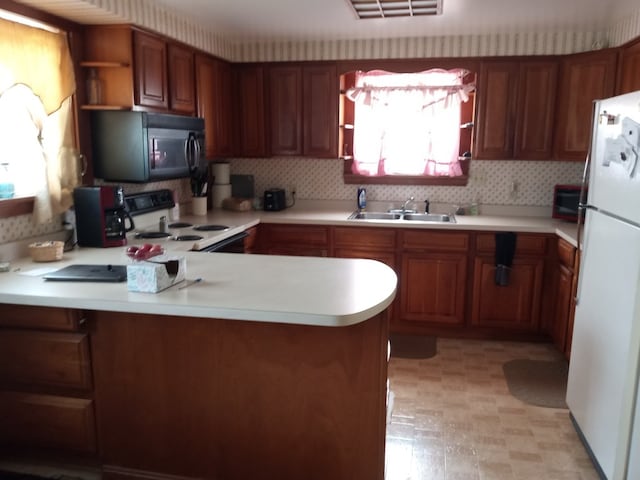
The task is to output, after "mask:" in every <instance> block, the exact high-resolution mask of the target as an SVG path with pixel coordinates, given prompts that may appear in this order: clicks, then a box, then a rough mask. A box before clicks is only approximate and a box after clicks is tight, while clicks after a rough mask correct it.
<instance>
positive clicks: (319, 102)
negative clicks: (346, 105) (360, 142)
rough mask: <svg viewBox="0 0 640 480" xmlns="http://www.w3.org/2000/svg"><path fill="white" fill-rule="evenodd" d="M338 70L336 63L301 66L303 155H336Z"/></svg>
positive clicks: (325, 156)
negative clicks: (302, 67)
mask: <svg viewBox="0 0 640 480" xmlns="http://www.w3.org/2000/svg"><path fill="white" fill-rule="evenodd" d="M338 83H339V80H338V72H337V69H336V67H335V65H329V66H317V67H316V66H310V67H304V69H303V88H302V92H303V105H304V106H303V112H304V118H303V122H302V123H303V125H304V139H303V145H304V152H303V153H304V155H305V156H307V157H319V158H337V156H338V101H339V97H338V94H339V91H338V86H339V85H338Z"/></svg>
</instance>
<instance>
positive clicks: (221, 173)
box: [211, 163, 231, 185]
mask: <svg viewBox="0 0 640 480" xmlns="http://www.w3.org/2000/svg"><path fill="white" fill-rule="evenodd" d="M230 171H231V168H230V164H228V163H212V164H211V173H212V175H213V176H214V177H216V178H215V180H214V181H213V183H214V184H215V185H226V184H227V183H231V181H230V180H229V178H230Z"/></svg>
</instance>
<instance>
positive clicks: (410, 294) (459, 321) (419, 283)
mask: <svg viewBox="0 0 640 480" xmlns="http://www.w3.org/2000/svg"><path fill="white" fill-rule="evenodd" d="M466 270H467V256H466V255H464V254H456V253H413V252H411V253H404V254H403V255H402V267H401V272H402V273H401V284H400V313H399V316H400V320H409V321H415V322H428V323H435V324H445V325H463V324H464V302H465V292H466V288H465V285H466V279H467V275H466V274H467V272H466Z"/></svg>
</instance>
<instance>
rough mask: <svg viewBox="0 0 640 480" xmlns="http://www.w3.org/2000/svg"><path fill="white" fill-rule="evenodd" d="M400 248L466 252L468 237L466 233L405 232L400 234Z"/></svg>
mask: <svg viewBox="0 0 640 480" xmlns="http://www.w3.org/2000/svg"><path fill="white" fill-rule="evenodd" d="M402 247H403V248H405V249H407V248H410V249H418V250H429V251H447V252H466V251H467V250H468V249H469V235H467V234H466V233H451V232H434V231H423V230H406V231H403V232H402Z"/></svg>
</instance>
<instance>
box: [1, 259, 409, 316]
mask: <svg viewBox="0 0 640 480" xmlns="http://www.w3.org/2000/svg"><path fill="white" fill-rule="evenodd" d="M125 248H126V247H114V248H107V249H93V248H79V249H76V250H74V251H72V252H69V253H65V254H64V256H63V259H62V260H61V261H58V262H52V263H35V262H33V261H31V260H30V259H22V260H20V261H16V262H13V264H12V270H11V271H9V272H5V273H0V303H17V304H26V305H40V306H51V307H69V308H80V309H88V310H105V311H117V312H133V313H147V314H158V315H179V316H193V317H205V318H224V319H233V320H236V319H237V320H255V321H265V322H280V323H294V324H303V325H318V326H346V325H352V324H355V323H359V322H362V321H364V320H367V319H368V318H371V317H372V316H374V315H376V314H377V313H379V312H381V311H383V310H384V309H385V308H387V307H388V306H389V305H390V304H391V302H392V300H393V298H394V296H395V290H396V282H397V279H396V274H395V273H394V271H393V270H392V269H391V268H389V267H388V266H386V265H384V264H382V263H380V262H376V261H373V260H362V259H338V258H309V257H284V256H276V255H238V254H232V253H198V252H178V254H179V255H184V256H185V257H186V259H187V271H186V278H187V280H193V279H196V278H201V279H202V281H201V282H200V283H196V284H193V285H190V286H189V287H187V288H184V289H180V288H179V287H180V286H181V284H184V282H183V283H178V284H176V285H174V286H172V287H170V288H168V289H166V290H163V291H161V292H159V293H155V294H154V293H136V292H129V291H128V289H127V283H126V282H121V283H94V282H53V281H47V280H44V279H43V278H42V275H44V273H46V271H48V270H53V269H57V268H62V267H65V266H67V265H71V264H101V265H104V264H113V265H121V264H127V263H129V259H128V258H127V257H126V255H125V253H124V252H125Z"/></svg>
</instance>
